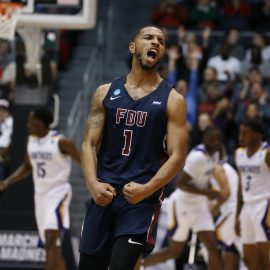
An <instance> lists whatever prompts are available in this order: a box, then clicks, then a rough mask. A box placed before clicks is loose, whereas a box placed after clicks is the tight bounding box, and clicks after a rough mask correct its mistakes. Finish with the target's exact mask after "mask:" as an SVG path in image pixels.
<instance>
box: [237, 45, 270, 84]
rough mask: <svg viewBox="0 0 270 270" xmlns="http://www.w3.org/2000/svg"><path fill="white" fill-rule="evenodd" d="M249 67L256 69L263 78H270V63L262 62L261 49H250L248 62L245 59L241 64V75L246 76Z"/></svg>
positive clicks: (255, 47) (256, 47)
mask: <svg viewBox="0 0 270 270" xmlns="http://www.w3.org/2000/svg"><path fill="white" fill-rule="evenodd" d="M251 67H257V68H258V69H259V70H260V72H261V74H262V76H263V78H266V79H267V78H270V62H269V61H263V58H262V48H261V47H259V46H258V45H253V46H252V47H251V49H250V60H248V59H247V58H246V59H245V60H244V61H243V62H242V64H241V74H243V75H246V74H247V73H248V71H249V70H250V68H251Z"/></svg>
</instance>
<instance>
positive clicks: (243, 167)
mask: <svg viewBox="0 0 270 270" xmlns="http://www.w3.org/2000/svg"><path fill="white" fill-rule="evenodd" d="M267 149H269V146H268V145H267V144H266V143H262V145H261V147H260V148H259V149H258V150H257V152H255V153H254V154H253V155H252V156H251V157H248V155H247V149H246V148H238V149H237V150H236V155H235V161H236V165H237V169H238V171H239V173H240V176H241V185H242V194H243V200H244V202H253V201H257V200H262V199H268V198H270V168H269V167H268V165H267V164H266V162H265V156H266V153H267Z"/></svg>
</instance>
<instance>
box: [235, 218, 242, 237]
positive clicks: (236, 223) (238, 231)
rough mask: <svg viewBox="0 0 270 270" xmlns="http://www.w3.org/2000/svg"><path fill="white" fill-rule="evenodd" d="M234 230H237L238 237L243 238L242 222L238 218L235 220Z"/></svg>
mask: <svg viewBox="0 0 270 270" xmlns="http://www.w3.org/2000/svg"><path fill="white" fill-rule="evenodd" d="M234 230H235V233H236V235H238V236H241V230H240V220H239V218H238V217H236V219H235V224H234Z"/></svg>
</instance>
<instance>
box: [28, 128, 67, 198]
mask: <svg viewBox="0 0 270 270" xmlns="http://www.w3.org/2000/svg"><path fill="white" fill-rule="evenodd" d="M61 138H63V135H61V134H59V133H58V132H57V131H54V130H51V131H49V133H48V134H47V135H46V136H45V137H43V138H39V137H36V136H32V135H31V136H29V139H28V144H27V152H28V156H29V159H30V162H31V165H32V175H33V180H34V189H35V192H36V193H46V192H47V191H49V190H51V189H53V188H55V187H59V186H61V185H63V186H66V185H69V183H68V179H69V175H70V172H71V158H70V156H69V155H65V154H63V153H62V152H61V150H60V149H59V140H60V139H61Z"/></svg>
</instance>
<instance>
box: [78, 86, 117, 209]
mask: <svg viewBox="0 0 270 270" xmlns="http://www.w3.org/2000/svg"><path fill="white" fill-rule="evenodd" d="M109 87H110V85H109V84H105V85H102V86H100V87H99V88H98V89H97V90H96V92H95V93H94V95H93V98H92V103H91V109H90V113H89V115H88V119H87V123H86V128H85V133H84V139H83V144H82V152H81V166H82V171H83V174H84V176H85V179H86V185H87V188H88V190H89V191H90V193H91V195H92V197H93V199H94V201H95V202H96V203H97V204H99V205H102V206H105V205H107V204H109V203H110V202H111V201H112V199H113V197H114V196H115V190H114V188H113V187H112V186H111V185H110V184H107V183H101V182H99V181H98V179H97V174H96V171H97V153H98V150H99V146H100V142H101V138H102V133H103V128H104V123H105V108H104V106H103V100H104V98H105V96H106V94H107V92H108V90H109Z"/></svg>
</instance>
